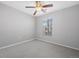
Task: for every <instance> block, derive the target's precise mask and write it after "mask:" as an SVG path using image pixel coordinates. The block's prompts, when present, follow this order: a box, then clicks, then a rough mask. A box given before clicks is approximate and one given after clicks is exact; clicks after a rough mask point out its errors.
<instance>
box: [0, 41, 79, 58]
mask: <svg viewBox="0 0 79 59" xmlns="http://www.w3.org/2000/svg"><path fill="white" fill-rule="evenodd" d="M0 57H1V58H2V57H4V58H27V57H30V58H78V57H79V51H76V50H73V49H69V48H65V47H61V46H58V45H54V44H49V43H45V42H42V41H39V40H33V41H31V42H28V43H24V44H20V45H17V46H14V47H10V48H6V49H2V50H0Z"/></svg>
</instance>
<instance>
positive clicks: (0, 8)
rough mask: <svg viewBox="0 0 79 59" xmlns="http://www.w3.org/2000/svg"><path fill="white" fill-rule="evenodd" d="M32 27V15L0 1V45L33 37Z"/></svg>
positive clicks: (33, 25)
mask: <svg viewBox="0 0 79 59" xmlns="http://www.w3.org/2000/svg"><path fill="white" fill-rule="evenodd" d="M34 27H35V20H34V18H33V17H32V16H29V15H27V14H26V13H23V12H21V11H19V10H17V9H14V8H11V7H9V6H6V5H4V4H2V3H0V47H2V46H6V45H10V44H13V43H15V42H19V41H24V40H28V39H31V38H33V37H34Z"/></svg>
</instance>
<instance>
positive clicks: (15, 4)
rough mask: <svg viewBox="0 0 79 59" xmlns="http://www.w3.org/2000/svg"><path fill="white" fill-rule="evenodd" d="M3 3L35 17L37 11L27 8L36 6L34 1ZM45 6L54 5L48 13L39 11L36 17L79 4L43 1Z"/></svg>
mask: <svg viewBox="0 0 79 59" xmlns="http://www.w3.org/2000/svg"><path fill="white" fill-rule="evenodd" d="M2 3H4V4H6V5H8V6H11V7H13V8H16V9H18V10H21V11H23V12H25V13H27V14H30V15H33V13H34V10H35V9H30V8H28V9H27V8H25V6H32V5H35V2H34V1H3V2H2ZM42 3H43V4H50V3H51V4H53V7H50V8H46V13H43V12H41V11H39V12H38V13H37V14H36V16H40V15H44V14H48V13H51V12H55V11H57V10H60V9H64V8H67V7H71V6H73V5H76V4H79V2H78V1H42Z"/></svg>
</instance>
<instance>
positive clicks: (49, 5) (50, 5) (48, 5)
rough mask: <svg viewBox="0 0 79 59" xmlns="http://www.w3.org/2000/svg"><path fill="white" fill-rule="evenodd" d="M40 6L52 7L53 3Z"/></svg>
mask: <svg viewBox="0 0 79 59" xmlns="http://www.w3.org/2000/svg"><path fill="white" fill-rule="evenodd" d="M42 7H44V8H46V7H53V4H47V5H43V6H42Z"/></svg>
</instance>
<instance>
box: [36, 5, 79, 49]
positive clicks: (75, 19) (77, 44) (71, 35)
mask: <svg viewBox="0 0 79 59" xmlns="http://www.w3.org/2000/svg"><path fill="white" fill-rule="evenodd" d="M37 18H38V19H37V35H38V38H39V39H40V38H41V39H40V40H44V41H49V42H51V43H56V44H60V45H63V46H67V47H72V48H75V49H79V5H75V6H72V7H69V8H65V9H63V10H60V11H56V12H53V13H50V14H47V15H44V16H40V17H37ZM48 18H52V19H53V26H52V28H53V30H52V31H53V35H52V36H45V35H43V21H44V20H46V19H48Z"/></svg>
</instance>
